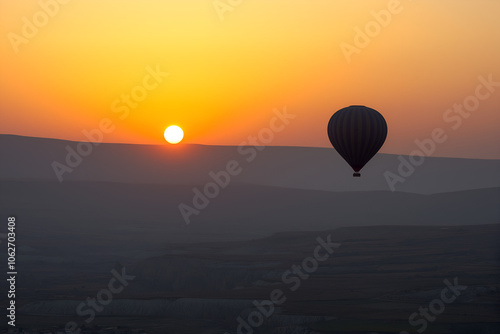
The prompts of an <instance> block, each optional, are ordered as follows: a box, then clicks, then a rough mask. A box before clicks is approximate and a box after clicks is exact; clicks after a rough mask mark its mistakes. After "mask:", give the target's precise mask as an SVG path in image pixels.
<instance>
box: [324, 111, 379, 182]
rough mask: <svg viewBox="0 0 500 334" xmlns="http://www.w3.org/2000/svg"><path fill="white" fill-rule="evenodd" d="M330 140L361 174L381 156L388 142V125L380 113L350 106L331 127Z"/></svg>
mask: <svg viewBox="0 0 500 334" xmlns="http://www.w3.org/2000/svg"><path fill="white" fill-rule="evenodd" d="M328 138H330V142H331V143H332V145H333V147H334V148H335V149H336V150H337V152H338V153H339V154H340V155H341V156H342V158H344V160H345V161H347V163H348V164H349V165H350V166H351V167H352V169H353V170H354V171H355V173H354V174H353V176H360V175H361V174H360V173H359V171H360V170H361V168H363V166H364V165H366V163H367V162H368V161H370V159H371V158H373V156H374V155H375V154H376V153H377V152H378V150H379V149H380V148H381V147H382V145H383V144H384V142H385V139H386V138H387V123H386V121H385V119H384V116H382V115H381V114H380V113H379V112H378V111H376V110H375V109H372V108H368V107H365V106H350V107H346V108H343V109H340V110H339V111H337V112H336V113H335V114H333V116H332V117H331V118H330V122H329V123H328Z"/></svg>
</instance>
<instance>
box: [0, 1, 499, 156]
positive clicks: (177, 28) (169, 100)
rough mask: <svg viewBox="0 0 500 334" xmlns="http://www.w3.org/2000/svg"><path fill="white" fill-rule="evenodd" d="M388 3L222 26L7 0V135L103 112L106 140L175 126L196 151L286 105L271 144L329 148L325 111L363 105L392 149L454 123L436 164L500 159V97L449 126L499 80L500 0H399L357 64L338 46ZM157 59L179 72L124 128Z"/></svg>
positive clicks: (189, 7)
mask: <svg viewBox="0 0 500 334" xmlns="http://www.w3.org/2000/svg"><path fill="white" fill-rule="evenodd" d="M51 2H52V1H51V0H41V3H51ZM221 2H227V0H221ZM389 3H391V1H390V0H358V1H353V0H317V1H313V0H273V1H270V0H242V2H241V4H240V5H238V6H236V7H235V8H234V10H233V11H228V12H225V13H224V20H221V19H220V17H219V15H218V13H217V11H216V9H215V8H214V5H213V1H212V0H168V1H166V0H163V1H162V0H156V1H155V0H140V1H139V0H137V1H132V0H73V1H69V2H68V3H67V4H64V5H59V7H60V8H59V9H58V12H57V13H55V14H54V15H53V17H49V19H48V20H47V23H46V24H43V23H44V22H43V15H41V16H40V15H39V14H38V16H36V15H37V13H38V12H39V11H40V10H41V7H40V3H39V2H38V1H31V0H29V1H28V0H0V35H1V36H2V39H1V42H0V112H1V121H0V133H8V134H20V135H28V136H39V137H51V138H61V139H70V140H83V139H84V136H83V134H82V130H83V129H88V130H90V129H93V128H96V127H97V126H98V124H99V122H100V120H101V119H103V118H105V117H107V118H110V119H112V120H113V122H114V124H115V125H116V129H115V130H114V131H113V132H112V133H110V134H107V135H106V136H105V139H104V140H105V141H106V142H126V143H152V144H160V143H161V144H163V143H165V141H164V139H163V130H164V129H165V128H166V127H167V126H168V125H170V124H177V125H179V126H181V127H182V128H183V129H184V132H185V134H186V137H185V142H189V143H200V144H222V145H238V144H240V143H241V142H242V141H245V140H246V138H247V137H248V136H249V135H253V134H256V133H258V132H259V130H260V129H262V128H263V127H266V126H268V124H269V121H270V119H271V118H272V116H273V113H272V112H273V108H279V109H282V108H283V107H284V106H286V107H287V109H288V111H289V112H290V113H293V114H295V115H297V117H296V119H294V120H293V121H292V122H291V124H290V125H289V126H288V127H287V128H286V129H285V130H284V131H282V132H280V133H278V134H276V137H275V140H274V141H273V142H272V143H271V145H293V146H329V145H330V144H329V142H328V138H327V135H326V125H327V123H328V120H329V118H330V116H331V115H332V114H333V113H334V112H335V111H336V110H338V109H340V108H343V107H345V106H349V105H353V104H362V105H367V106H370V107H372V108H375V109H377V110H379V111H380V112H381V113H382V114H383V115H384V116H385V118H386V120H387V122H388V125H389V136H388V139H387V142H386V144H385V145H384V147H383V149H382V152H386V153H399V154H409V153H410V152H411V151H413V150H414V149H415V148H416V146H415V143H414V141H415V140H416V139H424V138H428V137H429V136H430V133H431V132H432V130H433V129H435V128H443V129H444V130H445V132H446V134H447V135H448V140H447V141H446V142H444V143H442V144H439V145H438V149H437V151H436V153H435V154H434V155H436V156H452V157H468V158H500V147H499V146H500V145H499V143H500V131H499V124H500V110H499V109H500V87H497V88H496V91H495V92H493V93H492V94H491V96H490V97H489V98H487V99H486V100H484V101H481V102H480V105H479V108H478V109H477V110H475V111H474V112H472V113H471V115H470V117H468V118H467V119H463V122H462V124H461V126H459V127H458V128H457V129H456V130H453V129H452V127H451V125H453V124H454V123H447V122H445V121H444V120H443V114H444V113H445V111H446V110H447V109H448V108H450V107H452V106H453V105H454V104H455V103H462V102H463V101H464V99H466V98H467V97H468V96H470V95H474V93H475V90H476V87H477V86H478V84H479V81H478V77H479V76H484V77H486V78H487V77H488V76H489V75H492V77H493V79H494V80H495V81H500V66H499V65H500V64H499V59H500V20H498V17H499V14H500V1H498V0H418V1H410V0H401V1H400V4H401V5H400V6H401V9H400V12H399V13H397V14H394V15H392V18H391V22H390V23H389V24H388V25H387V26H386V27H383V28H382V29H381V30H380V33H378V34H376V35H375V36H374V37H373V38H372V39H371V42H370V43H369V45H368V46H366V47H364V48H360V52H359V53H357V54H353V55H352V57H351V61H350V62H349V61H347V59H346V57H345V55H344V54H343V52H342V49H341V47H340V46H341V44H342V43H347V44H351V45H355V44H354V38H355V35H356V32H355V30H354V29H355V27H359V28H361V29H364V28H365V25H366V24H367V23H369V22H371V21H373V20H374V18H373V16H372V14H371V12H372V11H377V12H378V11H380V10H384V9H386V8H387V7H388V4H389ZM34 15H35V17H38V19H39V20H42V21H39V22H42V23H41V24H40V25H41V26H40V27H39V28H38V32H37V33H34V34H33V36H31V37H29V38H27V39H26V40H27V43H24V44H20V45H18V50H17V51H18V52H16V50H15V47H13V44H12V42H11V40H12V36H13V35H12V34H17V35H19V36H22V30H23V25H24V24H25V23H24V22H23V17H26V18H27V20H28V21H31V22H33V16H34ZM157 65H158V66H159V67H160V68H161V69H162V70H163V71H165V72H168V73H169V76H168V77H167V78H165V80H164V81H163V82H162V83H161V84H160V85H159V86H158V87H157V88H156V89H154V90H152V91H150V92H149V93H148V95H147V97H146V98H145V100H144V101H142V102H140V103H139V105H138V106H137V108H135V109H132V110H131V112H130V114H129V116H128V117H126V118H125V119H123V120H121V119H120V118H119V117H118V116H119V114H116V113H114V112H113V111H112V108H111V105H112V104H113V102H114V101H115V100H116V99H117V98H120V96H121V94H130V91H131V89H132V88H134V87H135V86H137V85H140V84H141V83H142V80H143V78H144V76H145V75H146V74H147V72H146V70H145V69H146V67H147V66H150V67H152V68H155V67H156V66H157Z"/></svg>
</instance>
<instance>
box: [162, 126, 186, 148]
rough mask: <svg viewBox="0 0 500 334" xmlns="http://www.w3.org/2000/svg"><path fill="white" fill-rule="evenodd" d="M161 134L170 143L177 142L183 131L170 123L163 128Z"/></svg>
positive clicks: (182, 136) (179, 140)
mask: <svg viewBox="0 0 500 334" xmlns="http://www.w3.org/2000/svg"><path fill="white" fill-rule="evenodd" d="M163 136H164V137H165V140H166V141H168V142H169V143H170V144H178V143H180V142H181V140H182V138H184V131H182V129H181V128H180V127H178V126H177V125H170V126H169V127H168V128H166V129H165V133H164V134H163Z"/></svg>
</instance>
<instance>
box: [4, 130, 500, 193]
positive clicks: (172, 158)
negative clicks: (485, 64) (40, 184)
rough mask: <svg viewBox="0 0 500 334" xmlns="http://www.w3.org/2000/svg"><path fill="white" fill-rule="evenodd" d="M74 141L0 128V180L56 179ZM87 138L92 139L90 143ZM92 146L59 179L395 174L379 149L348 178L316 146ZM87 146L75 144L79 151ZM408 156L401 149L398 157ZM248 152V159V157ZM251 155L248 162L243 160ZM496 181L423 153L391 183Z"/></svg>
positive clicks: (239, 180) (259, 180) (495, 171)
mask: <svg viewBox="0 0 500 334" xmlns="http://www.w3.org/2000/svg"><path fill="white" fill-rule="evenodd" d="M78 143H79V142H73V141H66V140H58V139H47V138H35V137H24V136H16V135H0V154H1V157H2V158H1V160H0V180H2V179H3V180H14V179H24V180H44V181H51V180H52V181H56V182H57V181H58V178H57V175H56V172H55V171H54V168H53V163H54V162H55V161H56V162H58V163H59V164H61V165H67V162H66V161H65V160H66V158H67V155H68V150H67V147H70V150H74V151H75V152H76V151H77V150H78V147H77V145H78ZM88 145H90V146H88ZM88 145H87V146H86V148H87V149H88V147H92V149H91V150H92V152H90V154H88V155H87V156H84V157H81V161H80V162H79V163H78V164H76V162H78V161H77V160H78V159H76V158H74V157H73V161H72V162H73V165H74V166H75V165H76V167H74V168H70V169H71V172H69V171H67V172H64V173H63V174H62V178H63V180H64V181H109V182H123V183H134V184H149V183H152V184H167V185H193V186H196V185H201V186H202V185H204V184H206V183H207V182H211V181H213V180H212V178H211V176H210V175H209V173H210V172H211V171H212V172H214V173H217V172H219V171H221V170H225V169H226V167H227V164H228V162H230V161H236V162H237V166H238V167H239V169H240V173H239V174H238V175H236V176H233V177H231V183H232V184H251V185H264V186H277V187H284V188H296V189H308V190H326V191H335V192H337V191H338V192H340V191H374V190H385V191H387V190H390V187H389V184H388V182H387V180H386V177H385V175H384V173H385V172H388V171H389V172H392V173H394V174H397V173H398V167H399V166H400V164H401V161H400V160H399V159H398V157H400V156H398V155H392V154H378V155H377V156H375V157H374V158H373V159H372V161H370V162H369V163H368V164H367V165H366V166H365V168H364V169H363V170H362V171H361V174H362V176H361V178H353V177H352V170H351V169H350V167H349V166H348V165H347V163H346V162H345V161H344V160H342V158H341V157H340V156H339V155H338V154H337V152H335V150H333V149H328V148H314V147H273V146H270V147H259V148H255V147H241V148H238V147H236V146H205V145H195V144H186V145H180V146H168V145H135V144H108V143H102V144H99V146H94V145H93V144H90V143H89V144H88ZM84 148H85V147H83V146H82V147H80V149H81V150H83V149H84ZM402 157H403V160H406V161H408V157H407V156H402ZM252 159H253V160H252ZM249 160H250V161H249ZM491 187H500V160H477V159H458V158H434V157H426V158H425V161H424V163H423V164H422V165H421V166H417V167H415V171H414V172H413V173H412V174H411V175H410V176H408V177H406V178H405V181H404V182H399V183H397V184H396V185H395V188H396V191H404V192H412V193H420V194H432V193H441V192H452V191H460V190H469V189H480V188H491Z"/></svg>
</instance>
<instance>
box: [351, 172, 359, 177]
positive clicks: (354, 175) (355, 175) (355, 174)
mask: <svg viewBox="0 0 500 334" xmlns="http://www.w3.org/2000/svg"><path fill="white" fill-rule="evenodd" d="M352 176H353V177H360V176H361V173H354V174H352Z"/></svg>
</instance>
